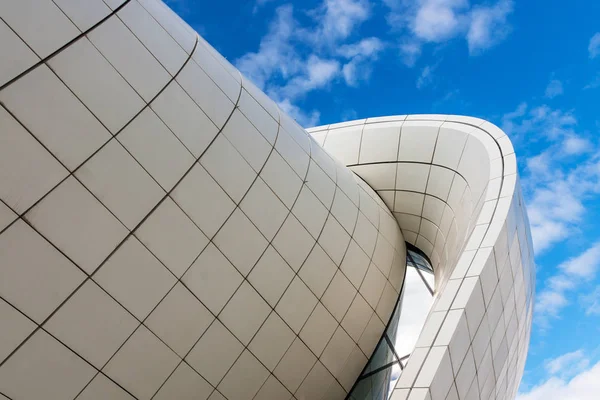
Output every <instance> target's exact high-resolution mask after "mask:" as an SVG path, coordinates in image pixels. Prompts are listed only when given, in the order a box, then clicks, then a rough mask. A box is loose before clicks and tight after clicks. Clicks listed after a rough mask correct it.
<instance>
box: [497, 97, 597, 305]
mask: <svg viewBox="0 0 600 400" xmlns="http://www.w3.org/2000/svg"><path fill="white" fill-rule="evenodd" d="M501 126H502V129H503V130H504V131H505V132H506V133H507V134H509V135H510V136H511V139H512V141H513V142H514V143H516V144H520V147H523V148H528V147H530V145H531V144H534V143H535V144H536V146H538V147H539V146H540V145H543V146H545V150H544V151H542V152H541V153H539V154H537V155H534V156H530V157H529V158H526V159H525V162H526V168H525V174H524V175H523V180H522V182H523V185H524V187H525V195H526V199H527V210H528V215H529V220H530V225H531V234H532V237H533V242H534V248H535V250H536V253H537V254H541V253H543V252H544V251H546V250H548V249H549V248H551V247H552V246H553V245H554V244H555V243H557V242H559V241H561V240H565V239H567V238H569V237H570V236H571V235H573V234H574V233H576V232H578V224H579V223H580V222H581V221H582V219H583V216H584V214H585V212H586V209H585V206H584V204H583V202H584V200H586V199H587V198H589V196H590V195H592V194H595V193H598V179H599V171H600V170H599V167H598V165H600V164H599V163H598V156H596V155H595V154H596V152H595V150H596V145H595V144H594V143H593V142H592V141H591V140H590V139H589V138H587V137H585V136H583V135H582V134H579V133H578V132H576V128H577V119H576V118H575V116H574V114H573V112H572V111H564V110H560V109H552V108H550V107H548V106H547V105H541V106H537V107H533V108H530V107H528V105H527V104H526V103H522V104H520V105H519V106H518V107H517V109H516V110H514V111H512V112H509V113H506V114H505V115H504V116H503V118H502V124H501ZM584 156H585V157H586V158H583V157H584ZM542 300H543V302H547V303H548V304H557V303H559V302H560V300H561V299H560V297H558V296H551V297H546V298H543V299H542Z"/></svg>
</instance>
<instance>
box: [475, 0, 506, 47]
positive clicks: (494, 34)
mask: <svg viewBox="0 0 600 400" xmlns="http://www.w3.org/2000/svg"><path fill="white" fill-rule="evenodd" d="M512 12H513V2H512V0H500V1H498V2H497V3H496V4H494V5H493V6H490V7H475V8H474V9H473V11H472V12H471V16H470V17H471V20H470V25H469V32H468V33H467V42H468V44H469V53H471V54H476V53H479V52H481V51H483V50H486V49H488V48H490V47H492V46H494V45H496V44H498V43H499V42H501V41H502V40H504V39H505V38H506V37H507V36H508V34H509V33H510V31H511V27H510V25H509V24H508V21H507V19H508V16H509V15H510V14H511V13H512Z"/></svg>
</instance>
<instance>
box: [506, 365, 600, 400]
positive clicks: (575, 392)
mask: <svg viewBox="0 0 600 400" xmlns="http://www.w3.org/2000/svg"><path fill="white" fill-rule="evenodd" d="M567 368H569V367H567ZM571 368H572V369H571V370H572V371H575V374H569V375H570V376H572V377H571V378H565V377H561V376H550V378H548V379H547V380H546V381H544V382H542V383H541V384H539V385H537V386H534V387H533V388H532V389H531V390H529V391H527V392H522V393H519V394H518V395H517V400H567V399H568V400H597V399H598V393H600V362H598V363H596V364H594V365H593V366H592V367H591V368H589V369H585V367H584V369H583V370H581V368H582V364H581V361H580V362H579V363H577V362H576V363H575V366H574V367H573V366H572V367H571ZM571 370H570V371H571ZM569 375H567V376H569ZM573 375H574V376H573Z"/></svg>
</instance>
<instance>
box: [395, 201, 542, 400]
mask: <svg viewBox="0 0 600 400" xmlns="http://www.w3.org/2000/svg"><path fill="white" fill-rule="evenodd" d="M515 196H516V194H515ZM503 253H504V254H508V250H507V251H504V252H503ZM511 254H515V252H514V251H512V250H511ZM471 261H473V257H472V255H471V258H470V260H469V262H471ZM515 264H516V263H515V262H513V263H512V267H513V268H515ZM467 266H468V265H467ZM519 267H520V266H517V267H516V268H517V271H520V268H519ZM494 269H495V268H494ZM526 290H527V288H526ZM454 293H455V294H456V292H454ZM457 296H458V295H457ZM486 304H487V303H486ZM467 312H468V311H467ZM523 312H525V309H524V310H523ZM510 318H511V317H510V316H509V317H508V318H507V319H510ZM524 318H525V317H522V318H521V320H523V319H524ZM484 319H485V318H484ZM508 323H509V322H508V321H507V325H508ZM528 323H530V321H529V322H528ZM492 331H493V330H492ZM496 332H500V330H498V329H497V330H496ZM522 332H523V331H522ZM484 336H485V335H484ZM494 336H495V335H494ZM524 336H525V337H523V335H522V340H521V342H523V341H525V340H526V336H527V335H526V334H525V335H524ZM513 338H514V336H512V337H511V340H512V339H513ZM501 339H502V337H501ZM512 343H513V345H514V343H516V341H513V342H512ZM510 354H511V355H512V357H516V356H519V357H521V359H524V356H525V353H524V352H522V351H521V352H516V351H513V350H511V351H510ZM508 364H509V363H504V366H505V368H506V365H508ZM478 366H479V365H478ZM480 372H481V371H480ZM459 373H460V372H459ZM517 375H518V374H517V372H516V371H515V372H514V374H513V379H515V378H516V376H517ZM457 379H458V378H457ZM490 382H492V381H491V380H490ZM457 386H458V384H457ZM501 387H506V386H502V385H498V386H497V390H498V389H500V388H501ZM488 389H489V388H488ZM513 390H516V389H515V388H513ZM452 393H453V392H452V391H451V392H450V394H449V395H448V396H450V397H452V396H453V394H452ZM459 394H460V392H459ZM463 394H464V393H463ZM463 394H461V398H463ZM400 398H402V397H400Z"/></svg>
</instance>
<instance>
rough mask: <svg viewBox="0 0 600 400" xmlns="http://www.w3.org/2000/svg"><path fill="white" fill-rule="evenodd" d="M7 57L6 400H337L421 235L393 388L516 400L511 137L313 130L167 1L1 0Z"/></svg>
mask: <svg viewBox="0 0 600 400" xmlns="http://www.w3.org/2000/svg"><path fill="white" fill-rule="evenodd" d="M0 47H1V48H2V50H3V54H5V55H8V56H6V57H2V58H0V321H1V326H2V335H1V336H0V399H1V398H8V399H13V400H17V399H40V398H43V399H60V400H64V399H79V400H95V399H107V398H110V399H151V398H152V399H174V398H176V399H210V400H219V399H229V400H236V399H239V400H244V399H263V400H266V399H291V398H295V399H311V400H312V399H343V398H345V397H346V396H347V394H348V392H349V391H350V390H351V388H352V387H353V385H354V383H355V381H356V379H357V377H358V376H359V374H360V373H361V371H362V369H363V368H364V366H365V365H366V364H367V362H368V360H369V358H370V357H371V355H372V353H373V350H374V348H375V346H376V345H377V343H378V341H379V339H380V338H381V336H382V334H383V332H384V329H385V327H386V324H387V322H388V320H389V319H390V315H391V313H392V311H393V309H394V305H395V304H396V301H397V299H398V296H399V294H400V291H401V289H402V287H403V282H404V276H405V271H406V262H405V260H406V248H405V240H407V241H408V242H410V243H412V244H414V245H415V246H417V247H418V248H420V249H421V250H422V251H424V252H425V253H426V254H427V256H429V258H430V259H431V260H432V263H433V267H434V269H435V273H436V286H437V287H436V292H435V300H434V305H433V308H432V312H431V313H430V314H429V316H428V317H427V319H426V322H425V326H424V329H423V331H422V332H421V335H420V337H419V339H418V341H417V345H416V348H415V349H414V351H413V352H412V355H411V358H410V359H409V361H408V364H407V365H406V368H405V369H404V371H403V373H402V375H401V376H400V379H399V380H398V383H397V385H396V390H395V392H394V394H393V396H395V397H394V399H395V400H396V398H400V399H402V398H405V397H406V396H410V399H411V400H413V399H419V398H426V397H427V396H431V398H432V399H433V400H438V399H446V398H447V399H453V398H461V399H466V398H469V399H471V398H481V399H487V398H498V399H504V398H510V396H511V395H513V394H514V393H515V390H516V387H517V386H518V382H519V380H520V376H521V374H522V365H523V362H524V358H525V354H526V350H527V341H528V337H529V326H530V322H531V296H530V294H531V292H532V288H533V278H532V274H533V269H532V267H531V264H532V254H531V241H530V239H529V237H528V226H527V219H526V214H525V211H524V208H523V205H522V199H521V196H520V191H519V188H518V180H517V179H516V164H515V159H514V153H513V152H512V147H511V146H510V142H509V140H508V138H506V136H504V135H503V134H502V133H501V132H500V131H499V130H498V129H497V128H495V127H494V126H492V125H491V124H489V123H486V122H483V121H480V120H474V119H465V118H462V117H448V116H441V117H428V116H411V117H401V118H398V117H391V118H389V119H374V120H373V119H370V120H366V121H358V122H353V123H346V124H345V125H343V126H345V128H344V127H343V126H341V125H338V126H327V127H322V128H318V129H315V130H314V131H313V135H314V136H315V138H316V139H315V138H313V137H312V136H311V135H309V134H307V132H306V131H305V130H304V129H302V128H301V127H300V126H299V125H297V124H296V123H295V122H294V121H293V120H292V119H291V118H290V117H289V116H287V115H286V114H285V113H283V112H281V111H280V110H279V108H278V107H277V106H276V104H275V103H273V102H272V101H271V100H270V99H268V98H267V97H266V96H265V95H264V94H263V93H262V92H261V91H260V90H259V89H257V88H256V87H255V86H253V85H252V84H251V83H250V82H249V81H248V80H247V79H245V78H244V77H243V76H241V74H240V73H239V72H238V71H237V70H236V69H235V68H234V67H233V66H231V65H230V64H229V63H228V62H227V61H226V60H225V59H224V58H223V57H222V56H221V55H219V54H218V53H217V52H216V51H215V50H214V49H213V48H212V47H211V46H210V45H208V44H207V43H206V42H205V41H204V40H203V39H202V38H201V37H199V36H198V35H197V34H196V33H195V32H194V31H193V30H192V29H191V28H190V27H189V26H188V25H187V24H185V22H183V21H182V20H181V19H180V18H179V17H178V16H177V15H176V14H174V13H173V12H172V11H171V10H170V9H169V8H168V7H166V6H165V5H164V4H163V3H162V2H160V1H158V0H125V1H123V0H104V1H102V0H88V1H86V2H79V1H72V0H20V1H14V2H2V3H1V4H0ZM410 120H413V121H410ZM449 121H455V122H454V123H451V122H449ZM385 124H388V125H389V126H388V127H387V128H389V129H388V131H386V132H387V133H386V134H384V135H383V136H381V135H379V136H378V134H373V135H370V134H369V133H368V131H369V130H371V129H372V130H373V132H376V131H378V128H383V127H385V126H386V125H385ZM415 124H416V125H417V126H416V127H415V129H413V130H411V129H408V128H409V127H410V126H412V125H415ZM449 124H454V125H456V126H454V125H452V126H454V128H456V129H455V131H456V132H457V133H456V135H458V136H460V137H461V138H462V139H464V143H463V144H464V146H463V147H460V146H458V145H456V144H455V143H458V142H454V143H452V145H446V144H444V143H446V142H444V141H445V140H447V138H446V133H445V132H446V131H447V130H448V129H447V128H448V126H449ZM387 128H386V129H387ZM344 130H346V131H347V132H346V133H347V134H348V135H347V136H346V138H347V139H350V138H351V139H352V140H349V141H348V142H347V143H348V144H349V143H358V145H357V146H358V147H357V149H359V151H360V153H361V155H358V154H357V155H356V159H355V160H354V159H352V160H351V161H349V160H350V159H351V158H352V157H354V156H353V155H352V154H353V153H352V152H354V148H352V149H349V148H348V147H345V146H347V144H345V143H344V142H345V141H341V142H340V143H338V144H335V139H334V138H335V137H336V136H339V134H340V133H341V132H343V131H344ZM451 130H452V129H450V131H451ZM381 132H383V131H381ZM410 132H414V133H410ZM359 136H360V139H357V138H358V137H359ZM434 136H435V143H434V144H432V143H431V138H432V137H434ZM369 138H372V139H369ZM357 140H358V141H357ZM394 140H395V142H394ZM390 143H396V146H399V147H397V149H399V150H398V151H397V152H396V153H395V154H391V155H389V156H388V155H387V154H385V155H384V154H383V153H382V152H381V151H383V149H389V148H390ZM404 143H409V144H410V143H412V144H410V145H409V146H408V147H406V148H405V147H404ZM367 144H369V146H371V147H368V146H367ZM322 145H324V147H325V148H326V149H327V151H325V150H324V149H323V147H322ZM373 146H374V147H378V146H379V147H380V149H381V151H380V152H379V153H378V152H377V150H376V149H374V147H373ZM494 146H496V147H494ZM459 147H460V151H459V149H458V148H459ZM406 149H408V152H406V151H405V150H406ZM423 149H425V150H423ZM423 152H425V153H423ZM427 152H431V153H430V155H431V156H432V157H433V158H431V157H430V158H429V159H428V158H427V157H424V155H426V154H429V153H427ZM330 153H331V154H334V155H335V156H336V157H337V158H334V157H332V156H331V155H330ZM438 153H439V154H443V157H442V159H441V160H438V158H436V157H438V155H437V154H438ZM458 153H460V154H458ZM368 154H371V156H370V158H369V161H365V159H364V158H361V157H364V155H368ZM411 154H414V155H416V156H418V157H422V156H423V157H424V159H423V160H421V159H418V160H413V159H412V158H411V157H412V156H411ZM350 155H352V156H350ZM407 157H408V158H407ZM444 157H445V158H444ZM338 159H340V160H341V162H340V161H338ZM346 164H347V165H349V168H347V167H346V166H345V165H346ZM413 164H414V165H417V164H419V165H425V164H426V165H428V166H429V168H430V171H431V172H429V173H428V175H427V178H426V177H423V176H421V175H418V173H417V172H414V171H413V169H412V166H413ZM454 164H456V165H454ZM382 165H387V166H388V168H383V167H381V166H382ZM437 167H440V168H442V169H443V170H444V171H449V172H450V173H452V174H453V175H452V176H453V178H452V181H451V183H450V187H448V188H446V186H445V185H447V182H448V181H447V180H446V178H447V176H446V175H444V173H446V174H448V173H449V172H442V173H441V175H440V174H438V172H434V170H436V171H437ZM378 168H379V170H378ZM391 169H393V171H394V179H392V180H389V179H388V178H389V171H390V170H391ZM411 171H412V172H411ZM413 172H414V173H413ZM459 175H460V177H461V178H462V180H463V181H464V183H462V184H459V183H458V182H462V181H461V180H460V179H458V178H456V176H459ZM448 176H449V175H448ZM403 177H404V178H403ZM436 177H437V178H436ZM402 179H405V181H406V182H409V181H411V182H414V184H415V185H418V187H416V188H410V189H406V188H405V187H404V186H402V185H403V183H402V182H403V181H402ZM454 182H457V183H456V184H455V183H454ZM380 183H381V185H380ZM456 185H462V186H460V187H462V189H461V190H459V189H456V188H455V186H456ZM453 188H454V189H453ZM467 189H468V190H467ZM446 190H447V191H448V193H447V194H448V195H447V196H445V193H446ZM432 191H434V192H432ZM456 191H458V192H460V193H456V194H455V195H454V196H451V194H452V193H455V192H456ZM417 196H420V197H419V198H420V199H421V201H422V203H423V204H422V206H421V207H420V208H419V206H418V201H417V199H416V197H417ZM428 198H432V199H436V201H435V205H433V206H432V205H430V203H431V202H432V201H433V200H428ZM437 200H439V202H437ZM446 208H448V209H449V210H450V211H452V213H451V215H450V216H448V213H450V211H446ZM425 210H428V211H425ZM436 213H437V214H436ZM438 214H439V218H438V217H437V216H438ZM465 338H468V340H466V339H465ZM515 366H516V368H513V367H515ZM484 375H485V376H484ZM402 396H404V397H402ZM419 396H421V397H419ZM452 396H455V397H452ZM457 396H458V397H457ZM473 396H479V397H473ZM492 396H495V397H492Z"/></svg>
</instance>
